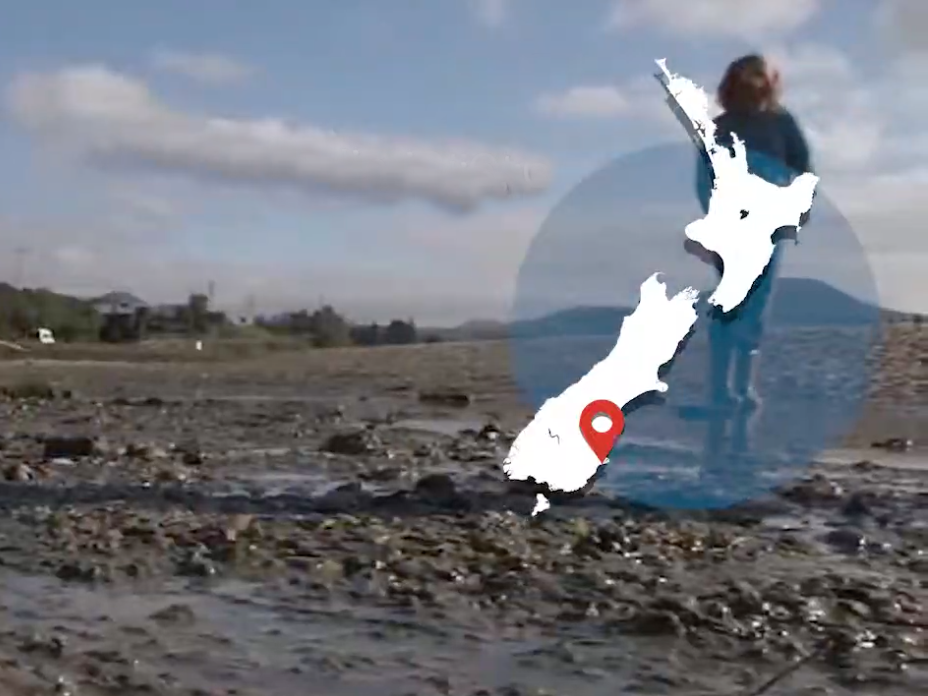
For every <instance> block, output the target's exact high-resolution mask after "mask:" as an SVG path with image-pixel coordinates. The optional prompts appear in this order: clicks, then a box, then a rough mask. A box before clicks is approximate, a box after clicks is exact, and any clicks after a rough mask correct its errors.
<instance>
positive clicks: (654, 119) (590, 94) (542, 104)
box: [532, 76, 679, 129]
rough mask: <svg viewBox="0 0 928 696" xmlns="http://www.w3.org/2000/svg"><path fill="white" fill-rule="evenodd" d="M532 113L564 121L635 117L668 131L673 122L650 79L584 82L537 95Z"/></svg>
mask: <svg viewBox="0 0 928 696" xmlns="http://www.w3.org/2000/svg"><path fill="white" fill-rule="evenodd" d="M532 106H533V109H534V111H535V113H537V114H540V115H542V116H545V117H549V118H557V119H563V120H568V119H570V120H587V119H603V120H605V119H616V118H634V119H639V120H642V121H645V122H650V123H657V124H658V125H659V126H660V127H662V128H664V129H667V127H668V126H671V127H676V128H679V126H676V123H677V122H676V120H675V119H674V117H673V114H672V113H671V111H670V110H669V109H668V108H667V107H666V105H665V101H664V94H663V92H661V90H660V87H659V86H658V84H657V82H655V81H654V80H653V79H652V78H651V77H650V76H641V77H635V78H633V79H631V80H628V81H626V82H624V83H621V84H607V83H598V84H597V83H592V82H591V83H587V84H582V85H576V86H573V87H568V88H566V89H563V90H561V91H551V92H546V93H544V94H541V95H539V96H538V97H537V98H536V99H535V101H534V103H533V104H532Z"/></svg>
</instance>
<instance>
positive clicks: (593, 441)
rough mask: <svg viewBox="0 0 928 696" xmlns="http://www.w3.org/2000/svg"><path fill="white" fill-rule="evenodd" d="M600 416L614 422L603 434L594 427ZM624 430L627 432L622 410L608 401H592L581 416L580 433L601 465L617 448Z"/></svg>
mask: <svg viewBox="0 0 928 696" xmlns="http://www.w3.org/2000/svg"><path fill="white" fill-rule="evenodd" d="M599 415H604V416H608V418H609V420H611V421H612V425H610V426H609V430H607V431H606V432H603V433H601V432H599V431H598V430H597V429H596V428H594V427H593V420H594V419H595V418H596V416H599ZM623 430H625V415H624V414H623V413H622V409H620V408H619V407H618V406H616V405H615V404H614V403H612V402H611V401H607V400H606V399H598V400H596V401H591V402H590V403H588V404H587V405H586V408H585V409H583V413H581V414H580V432H581V433H583V439H584V440H586V444H588V445H589V446H590V449H591V450H593V454H595V455H596V457H597V458H598V459H599V463H600V464H602V463H603V462H604V461H606V457H608V456H609V453H610V452H611V451H612V448H613V447H614V446H615V441H616V440H617V439H618V438H619V435H621V434H622V431H623Z"/></svg>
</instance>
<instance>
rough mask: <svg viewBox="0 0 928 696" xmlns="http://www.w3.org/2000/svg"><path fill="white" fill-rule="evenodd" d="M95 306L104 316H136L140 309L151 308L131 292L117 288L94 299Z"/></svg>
mask: <svg viewBox="0 0 928 696" xmlns="http://www.w3.org/2000/svg"><path fill="white" fill-rule="evenodd" d="M93 305H94V308H95V309H96V310H97V312H99V313H100V314H101V315H102V316H104V317H107V316H113V315H115V316H135V315H136V314H137V313H138V312H139V310H145V309H149V306H148V303H147V302H145V301H144V300H142V299H139V298H138V297H136V296H135V295H133V294H132V293H131V292H124V291H122V290H116V291H113V292H108V293H106V294H105V295H103V296H102V297H98V298H97V299H95V300H94V301H93Z"/></svg>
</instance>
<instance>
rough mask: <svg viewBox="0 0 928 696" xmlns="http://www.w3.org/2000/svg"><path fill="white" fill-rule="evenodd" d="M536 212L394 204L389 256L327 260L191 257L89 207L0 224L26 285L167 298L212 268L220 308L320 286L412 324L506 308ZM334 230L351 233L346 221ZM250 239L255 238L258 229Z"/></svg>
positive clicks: (260, 303)
mask: <svg viewBox="0 0 928 696" xmlns="http://www.w3.org/2000/svg"><path fill="white" fill-rule="evenodd" d="M544 216H545V210H543V209H542V208H540V207H538V208H533V207H519V208H515V209H512V210H496V211H486V212H479V213H476V214H474V215H472V216H468V217H457V216H450V217H449V216H447V215H442V214H440V213H438V212H430V211H427V210H405V211H398V212H397V214H395V215H392V216H390V217H389V218H387V219H385V220H383V221H381V225H380V228H379V229H378V234H380V235H382V236H383V237H384V238H385V239H389V240H390V242H391V251H390V256H391V262H390V263H384V262H382V261H379V260H378V259H376V258H361V259H359V260H357V261H353V262H351V263H347V262H344V261H339V262H334V261H333V260H332V259H331V258H327V257H324V256H323V257H314V256H313V255H312V254H306V255H291V256H290V257H287V258H281V259H277V260H275V261H273V262H272V261H270V260H258V258H257V255H255V256H254V257H252V256H249V255H248V254H247V253H242V254H240V255H239V256H238V257H237V258H235V259H229V258H226V259H219V258H209V257H206V258H202V257H201V258H198V257H194V256H192V255H190V254H188V253H186V252H184V250H183V248H182V247H177V246H173V245H170V244H159V243H155V242H154V241H153V240H149V242H150V243H148V244H139V243H137V242H135V241H134V239H133V236H134V235H133V234H132V231H133V230H134V229H136V228H125V227H124V228H120V229H121V232H123V235H122V236H117V235H115V234H110V233H107V232H105V231H103V230H102V229H101V226H100V224H99V222H98V220H97V219H85V220H82V221H81V222H80V223H78V222H76V221H74V220H66V219H60V220H52V221H46V222H44V223H42V224H37V223H36V222H32V223H29V222H25V221H22V220H10V219H0V236H2V238H3V239H4V240H6V243H7V244H10V245H11V246H10V247H9V248H14V247H15V246H24V247H28V249H29V251H30V253H29V254H28V256H27V258H26V259H25V266H26V269H25V270H26V272H25V278H26V282H27V283H28V284H29V285H31V286H36V285H49V286H52V287H54V288H55V289H57V290H59V291H63V292H70V293H74V294H79V295H85V296H92V295H97V294H102V293H104V292H106V291H108V290H112V289H125V290H129V291H131V292H133V293H135V294H137V295H139V296H141V297H143V298H145V299H146V300H148V301H150V302H169V301H180V300H183V298H184V297H185V296H186V295H187V294H188V293H190V292H192V291H198V290H202V289H203V287H204V285H205V283H206V282H207V279H211V280H213V281H214V282H215V283H216V288H217V304H218V305H219V306H220V307H223V308H226V309H229V310H231V311H239V310H240V309H241V308H242V307H243V306H244V304H245V302H246V298H247V297H248V296H249V295H254V296H255V299H256V304H257V309H258V310H259V311H266V312H277V311H283V310H287V309H297V308H299V307H305V306H314V305H315V304H316V302H317V301H318V299H319V298H320V297H324V298H325V300H326V301H327V302H331V303H332V304H333V305H335V307H337V308H338V309H339V310H340V311H343V312H345V313H347V314H348V315H349V316H350V317H351V318H353V319H355V320H358V321H372V320H377V321H383V320H387V319H390V318H393V317H407V316H413V317H414V318H415V319H416V320H417V322H419V323H420V324H455V323H459V322H463V321H466V320H468V319H472V318H474V317H490V318H505V316H506V314H507V312H508V309H509V306H510V302H511V298H512V293H513V292H514V290H515V282H516V278H517V275H518V272H519V266H520V264H521V262H522V258H523V255H524V253H525V250H526V248H527V246H528V244H529V243H530V241H531V239H532V237H533V235H534V233H535V231H536V230H537V228H538V225H539V224H540V223H541V221H542V220H543V219H544ZM103 219H104V218H100V220H103ZM343 232H344V233H346V234H353V232H352V231H351V230H350V228H348V227H346V228H345V230H343ZM367 233H369V230H367ZM272 234H273V232H272V231H267V232H266V233H265V238H266V237H267V236H269V235H272ZM263 239H264V238H263ZM253 243H254V244H255V245H256V247H258V246H260V245H261V244H262V240H257V239H256V240H254V242H253ZM194 246H196V244H194ZM16 262H17V259H16V257H15V256H14V255H12V254H0V277H12V276H11V275H10V274H11V273H14V272H15V269H16V267H15V264H16Z"/></svg>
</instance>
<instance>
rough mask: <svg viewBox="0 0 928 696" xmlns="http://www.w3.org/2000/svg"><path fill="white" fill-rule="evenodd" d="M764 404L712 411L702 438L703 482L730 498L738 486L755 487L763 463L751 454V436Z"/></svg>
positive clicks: (709, 487)
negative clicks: (728, 410)
mask: <svg viewBox="0 0 928 696" xmlns="http://www.w3.org/2000/svg"><path fill="white" fill-rule="evenodd" d="M762 410H763V406H758V407H757V408H754V409H736V410H735V411H732V412H725V411H722V410H715V411H710V412H709V414H708V417H707V419H706V432H705V438H704V440H703V450H702V462H701V468H700V485H702V486H703V487H705V488H706V489H707V490H716V491H717V492H718V494H719V495H720V496H722V497H723V498H725V499H731V497H732V494H733V493H734V492H735V491H736V490H737V489H739V488H743V490H745V491H750V490H752V489H753V483H754V478H755V477H756V476H758V475H759V474H760V473H761V472H759V471H758V469H759V468H760V467H761V465H762V463H761V462H760V461H758V460H755V459H754V457H753V456H752V444H753V443H752V439H753V436H754V432H755V430H756V427H757V424H758V423H759V421H760V417H761V413H762Z"/></svg>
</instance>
